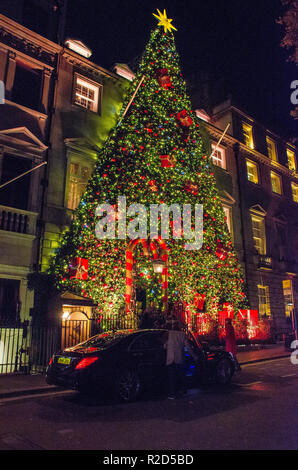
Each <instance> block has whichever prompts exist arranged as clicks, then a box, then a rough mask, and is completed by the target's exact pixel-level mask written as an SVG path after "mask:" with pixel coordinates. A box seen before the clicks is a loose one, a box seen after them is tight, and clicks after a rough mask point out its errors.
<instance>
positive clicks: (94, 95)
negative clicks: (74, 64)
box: [74, 75, 101, 113]
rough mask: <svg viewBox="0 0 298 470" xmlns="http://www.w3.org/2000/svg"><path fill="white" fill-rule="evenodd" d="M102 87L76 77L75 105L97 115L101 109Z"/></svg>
mask: <svg viewBox="0 0 298 470" xmlns="http://www.w3.org/2000/svg"><path fill="white" fill-rule="evenodd" d="M100 87H101V85H99V84H96V83H94V82H90V81H89V80H86V79H85V78H82V77H80V76H78V75H76V76H75V90H74V102H75V104H77V105H79V106H82V107H83V108H86V109H88V110H89V111H93V112H94V113H97V111H98V109H99V95H100Z"/></svg>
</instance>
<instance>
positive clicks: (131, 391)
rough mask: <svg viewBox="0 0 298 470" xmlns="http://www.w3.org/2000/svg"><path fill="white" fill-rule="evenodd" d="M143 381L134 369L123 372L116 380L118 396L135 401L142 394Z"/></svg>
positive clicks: (123, 399) (128, 400)
mask: <svg viewBox="0 0 298 470" xmlns="http://www.w3.org/2000/svg"><path fill="white" fill-rule="evenodd" d="M140 391H141V381H140V378H139V376H138V374H137V373H136V371H134V370H133V369H128V370H125V371H123V372H121V373H120V374H119V376H118V378H117V382H116V392H117V395H118V397H119V398H120V399H121V400H122V401H125V402H131V401H135V400H136V399H137V398H138V396H139V395H140Z"/></svg>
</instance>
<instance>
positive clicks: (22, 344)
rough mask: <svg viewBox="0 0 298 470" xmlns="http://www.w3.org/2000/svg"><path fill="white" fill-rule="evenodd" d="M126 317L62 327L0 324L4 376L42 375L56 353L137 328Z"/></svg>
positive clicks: (0, 370)
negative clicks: (97, 337)
mask: <svg viewBox="0 0 298 470" xmlns="http://www.w3.org/2000/svg"><path fill="white" fill-rule="evenodd" d="M134 323H135V324H132V323H131V322H129V324H128V322H127V319H126V318H123V319H119V318H105V319H102V320H101V321H99V320H66V321H62V322H61V324H60V325H59V324H58V325H28V322H23V323H22V322H19V323H12V322H10V323H3V322H2V323H1V322H0V374H12V373H25V374H29V373H42V372H45V370H46V368H47V365H48V363H49V361H50V359H51V357H52V355H53V354H54V353H55V352H58V351H60V350H63V349H65V348H68V347H71V346H74V345H75V344H78V343H81V342H82V341H85V340H86V339H88V338H89V337H91V336H93V335H95V334H97V333H100V332H104V331H112V330H119V329H128V328H132V327H133V328H136V327H137V326H138V325H137V324H136V322H134Z"/></svg>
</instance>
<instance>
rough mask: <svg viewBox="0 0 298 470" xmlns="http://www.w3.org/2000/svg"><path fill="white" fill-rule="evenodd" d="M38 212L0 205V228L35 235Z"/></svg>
mask: <svg viewBox="0 0 298 470" xmlns="http://www.w3.org/2000/svg"><path fill="white" fill-rule="evenodd" d="M37 215H38V214H37V212H29V211H25V210H22V209H16V208H14V207H7V206H1V205H0V230H5V231H7V232H15V233H23V234H26V235H35V233H36V219H37Z"/></svg>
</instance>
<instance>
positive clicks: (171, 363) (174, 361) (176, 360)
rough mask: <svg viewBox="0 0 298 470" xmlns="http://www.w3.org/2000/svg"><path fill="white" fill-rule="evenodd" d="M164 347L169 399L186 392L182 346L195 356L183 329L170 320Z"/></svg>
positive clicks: (177, 323)
mask: <svg viewBox="0 0 298 470" xmlns="http://www.w3.org/2000/svg"><path fill="white" fill-rule="evenodd" d="M168 326H169V330H168V335H167V340H166V343H165V348H166V351H167V357H166V365H167V372H168V381H169V395H168V398H169V399H175V398H176V396H177V394H178V395H179V394H180V395H184V394H186V377H185V370H184V347H186V348H187V350H188V352H189V353H190V354H191V355H192V356H193V358H194V359H195V360H197V357H196V356H195V354H194V353H193V351H192V348H191V346H190V344H189V342H188V339H187V336H186V334H185V332H184V331H181V330H180V329H179V322H178V321H177V320H172V321H171V322H170V324H169V325H168Z"/></svg>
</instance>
